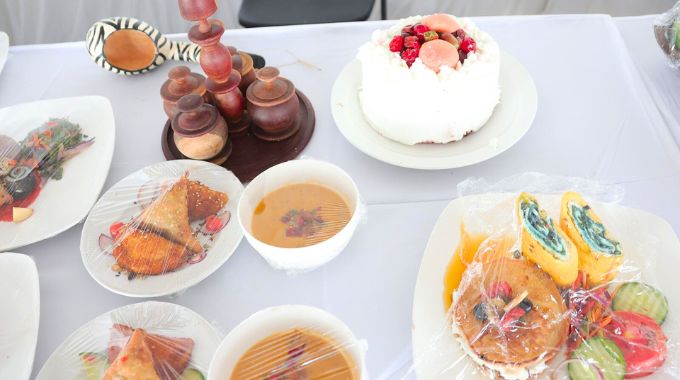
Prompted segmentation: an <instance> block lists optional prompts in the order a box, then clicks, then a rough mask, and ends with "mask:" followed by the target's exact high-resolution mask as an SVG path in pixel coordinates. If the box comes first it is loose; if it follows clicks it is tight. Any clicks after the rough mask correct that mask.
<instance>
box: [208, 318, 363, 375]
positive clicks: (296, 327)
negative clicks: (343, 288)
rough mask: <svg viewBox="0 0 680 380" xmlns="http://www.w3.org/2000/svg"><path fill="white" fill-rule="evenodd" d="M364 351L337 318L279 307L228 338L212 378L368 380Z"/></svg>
mask: <svg viewBox="0 0 680 380" xmlns="http://www.w3.org/2000/svg"><path fill="white" fill-rule="evenodd" d="M365 351H366V343H365V342H363V341H360V340H357V339H356V338H355V337H354V335H353V334H352V332H351V331H350V330H349V328H348V327H347V326H346V325H345V324H344V323H343V322H342V321H341V320H339V319H338V318H336V317H335V316H333V315H332V314H330V313H328V312H326V311H324V310H321V309H317V308H314V307H310V306H304V305H281V306H275V307H270V308H267V309H264V310H261V311H259V312H257V313H255V314H253V315H251V316H250V317H249V318H247V319H246V320H245V321H243V322H241V323H240V324H239V325H238V326H236V327H235V328H234V329H233V330H232V331H231V332H230V333H229V334H228V335H227V337H226V338H225V339H224V340H223V341H222V344H221V345H220V347H219V348H218V349H217V352H216V353H215V356H214V360H213V364H212V365H211V368H210V374H209V378H211V379H231V380H248V379H263V380H275V379H279V380H283V379H288V380H303V379H309V380H311V379H336V380H367V379H368V377H367V376H366V372H365V365H364V356H365Z"/></svg>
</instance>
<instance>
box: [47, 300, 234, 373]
mask: <svg viewBox="0 0 680 380" xmlns="http://www.w3.org/2000/svg"><path fill="white" fill-rule="evenodd" d="M220 340H221V336H220V334H219V333H218V332H217V330H216V329H215V328H214V327H213V326H212V325H211V324H210V323H208V322H207V321H206V320H205V319H203V318H202V317H201V316H199V315H198V314H196V313H195V312H193V311H191V310H190V309H187V308H185V307H182V306H179V305H174V304H171V303H165V302H143V303H137V304H132V305H128V306H123V307H121V308H118V309H115V310H112V311H110V312H108V313H105V314H103V315H101V316H99V317H97V318H95V319H93V320H92V321H90V322H88V323H86V324H85V325H83V326H82V327H81V328H79V329H78V330H77V331H75V332H74V333H73V334H71V335H70V336H69V337H68V338H66V340H65V341H64V342H63V343H62V344H61V345H60V346H59V347H58V348H57V349H56V350H55V352H54V353H53V354H52V355H51V356H50V358H49V359H48V360H47V362H45V365H44V366H43V368H42V369H41V370H40V373H39V374H38V377H37V379H40V380H43V379H44V380H48V379H50V380H51V379H63V380H76V379H84V380H108V379H112V380H113V379H145V380H156V379H157V380H200V379H204V378H205V376H206V375H207V373H208V369H209V366H210V361H211V359H212V355H213V353H214V352H215V350H216V349H217V346H218V345H219V342H220Z"/></svg>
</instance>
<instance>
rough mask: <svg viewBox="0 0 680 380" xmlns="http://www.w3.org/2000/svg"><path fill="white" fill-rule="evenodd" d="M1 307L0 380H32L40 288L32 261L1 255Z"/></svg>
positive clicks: (7, 254)
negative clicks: (30, 379)
mask: <svg viewBox="0 0 680 380" xmlns="http://www.w3.org/2000/svg"><path fill="white" fill-rule="evenodd" d="M0 305H2V312H0V379H17V380H22V379H29V378H30V376H31V371H32V370H33V357H34V356H35V346H36V343H37V342H38V325H39V324H40V286H39V284H38V269H37V268H36V266H35V262H33V259H31V258H30V257H28V256H26V255H21V254H18V253H0Z"/></svg>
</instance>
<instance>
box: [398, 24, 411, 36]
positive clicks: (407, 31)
mask: <svg viewBox="0 0 680 380" xmlns="http://www.w3.org/2000/svg"><path fill="white" fill-rule="evenodd" d="M401 33H402V34H413V25H406V26H405V27H403V28H401Z"/></svg>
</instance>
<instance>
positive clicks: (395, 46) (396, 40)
mask: <svg viewBox="0 0 680 380" xmlns="http://www.w3.org/2000/svg"><path fill="white" fill-rule="evenodd" d="M403 47H404V37H402V36H394V37H393V38H392V41H390V51H391V52H395V53H399V52H400V51H401V49H402V48H403Z"/></svg>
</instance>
